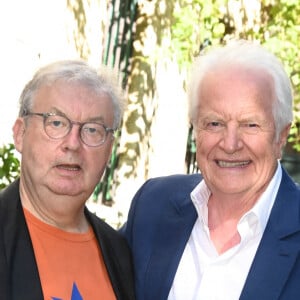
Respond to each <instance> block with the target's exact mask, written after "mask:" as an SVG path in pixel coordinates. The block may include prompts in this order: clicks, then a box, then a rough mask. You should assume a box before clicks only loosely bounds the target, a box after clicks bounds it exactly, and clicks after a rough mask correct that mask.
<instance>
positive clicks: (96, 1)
mask: <svg viewBox="0 0 300 300" xmlns="http://www.w3.org/2000/svg"><path fill="white" fill-rule="evenodd" d="M0 3H1V10H0V33H1V35H0V37H1V47H0V54H1V55H0V66H1V68H0V79H1V83H2V84H1V89H0V105H1V110H0V187H3V186H5V185H7V184H8V183H9V181H11V180H13V179H14V178H15V176H17V175H18V170H19V161H18V159H19V156H18V153H16V152H15V151H14V149H13V146H12V145H11V143H12V131H11V128H12V125H13V123H14V120H15V118H16V116H17V112H18V98H19V95H20V93H21V90H22V89H23V86H24V85H25V84H26V82H27V81H28V80H29V79H30V78H31V76H32V75H33V73H34V72H35V70H36V69H37V68H39V67H40V66H42V65H44V64H46V63H49V62H51V61H53V60H57V59H65V58H83V59H85V60H87V61H88V62H89V63H91V64H93V65H94V66H97V65H100V64H102V63H104V64H107V65H109V66H111V67H113V68H115V69H117V70H119V72H120V81H121V82H122V84H123V86H124V88H125V90H126V94H127V97H128V101H129V105H128V109H127V111H126V113H125V116H124V119H123V124H122V128H121V129H120V131H119V135H118V138H117V139H116V143H115V147H114V152H113V155H112V159H111V161H110V164H109V166H108V167H107V170H106V173H105V175H104V178H103V180H102V181H101V183H99V185H98V186H97V188H96V190H95V192H94V194H93V195H92V197H91V198H90V199H89V201H88V205H89V207H90V209H91V210H93V211H94V212H95V213H97V214H98V215H99V216H100V217H101V218H103V219H105V220H106V221H107V222H108V223H110V224H111V225H112V226H114V227H116V228H117V227H119V226H120V225H121V224H122V223H123V222H124V221H125V220H126V216H127V212H128V208H129V205H130V201H131V199H132V196H133V195H134V193H135V192H136V191H137V189H138V188H139V187H140V185H141V184H142V183H143V182H144V181H145V180H146V179H148V178H150V177H154V176H163V175H169V174H174V173H193V172H197V166H196V164H195V147H194V141H193V139H192V135H191V127H190V124H189V122H188V118H187V101H186V80H187V76H188V71H189V67H190V63H191V61H192V60H193V57H194V56H196V55H198V54H199V52H200V51H201V50H202V49H203V48H205V47H210V46H211V45H216V44H224V43H226V42H227V41H228V40H230V39H232V38H244V39H250V40H257V41H258V42H260V43H261V44H263V45H265V46H266V47H267V48H268V49H270V50H271V51H272V52H274V53H275V54H276V55H278V56H279V57H280V58H281V59H282V60H283V62H284V64H285V67H286V70H287V71H288V73H289V75H290V78H291V80H292V84H293V87H294V98H295V107H294V111H295V124H294V127H293V128H292V130H291V134H290V137H289V143H288V144H287V146H286V149H285V153H284V157H283V164H284V165H285V167H286V168H287V169H288V171H289V173H290V174H291V175H292V176H293V177H294V178H295V180H296V181H298V182H300V135H299V130H300V51H299V50H300V49H299V48H300V44H299V41H300V3H299V1H298V0H261V1H259V0H227V1H225V0H212V1H208V0H152V1H151V0H149V1H146V0H111V1H108V0H27V1H23V0H10V1H4V0H2V1H0Z"/></svg>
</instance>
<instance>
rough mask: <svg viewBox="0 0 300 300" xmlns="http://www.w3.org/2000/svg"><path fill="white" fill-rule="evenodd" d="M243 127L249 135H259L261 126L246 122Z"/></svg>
mask: <svg viewBox="0 0 300 300" xmlns="http://www.w3.org/2000/svg"><path fill="white" fill-rule="evenodd" d="M241 127H242V128H243V130H244V131H246V132H247V133H257V132H258V131H259V130H260V128H261V126H260V125H259V124H258V123H256V122H245V123H242V124H241Z"/></svg>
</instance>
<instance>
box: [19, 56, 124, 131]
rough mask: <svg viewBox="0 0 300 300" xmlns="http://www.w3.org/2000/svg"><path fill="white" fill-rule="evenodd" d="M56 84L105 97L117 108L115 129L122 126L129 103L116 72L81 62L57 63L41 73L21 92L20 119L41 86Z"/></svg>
mask: <svg viewBox="0 0 300 300" xmlns="http://www.w3.org/2000/svg"><path fill="white" fill-rule="evenodd" d="M57 80H61V81H64V82H66V83H74V82H75V83H80V84H83V85H84V86H87V87H88V88H90V89H91V90H92V91H94V92H95V93H96V94H97V95H101V94H106V95H107V96H108V97H109V98H110V99H111V101H112V104H113V107H114V122H113V128H114V129H117V128H118V127H119V126H120V123H121V119H122V117H123V113H124V110H125V107H126V99H125V97H124V94H123V90H122V88H121V86H120V84H119V82H118V78H117V76H116V74H115V72H114V71H113V70H111V69H109V68H108V67H106V66H101V68H99V70H97V69H94V68H93V67H91V66H90V65H88V64H87V63H86V62H84V61H81V60H62V61H57V62H54V63H51V64H49V65H46V66H44V67H42V68H41V69H39V70H38V71H37V72H36V73H35V75H34V76H33V78H32V79H31V80H30V81H29V82H28V83H27V85H26V86H25V88H24V90H23V91H22V94H21V96H20V100H19V101H20V110H19V116H20V117H23V116H25V115H26V114H27V113H28V112H29V111H30V110H31V109H32V107H33V102H34V97H35V94H36V92H37V91H38V90H39V89H40V88H41V87H42V86H45V85H51V84H53V83H54V82H56V81H57Z"/></svg>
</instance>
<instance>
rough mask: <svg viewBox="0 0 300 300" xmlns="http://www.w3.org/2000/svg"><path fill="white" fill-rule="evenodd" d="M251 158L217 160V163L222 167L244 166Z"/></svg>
mask: <svg viewBox="0 0 300 300" xmlns="http://www.w3.org/2000/svg"><path fill="white" fill-rule="evenodd" d="M250 162H251V161H250V160H245V161H224V160H217V165H218V166H219V167H221V168H236V167H244V166H248V165H249V164H250Z"/></svg>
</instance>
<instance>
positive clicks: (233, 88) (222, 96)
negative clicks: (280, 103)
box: [198, 66, 275, 111]
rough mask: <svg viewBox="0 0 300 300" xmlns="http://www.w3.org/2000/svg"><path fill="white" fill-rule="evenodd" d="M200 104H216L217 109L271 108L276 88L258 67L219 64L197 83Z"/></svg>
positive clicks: (203, 106) (203, 105) (269, 77)
mask: <svg viewBox="0 0 300 300" xmlns="http://www.w3.org/2000/svg"><path fill="white" fill-rule="evenodd" d="M198 98H199V105H200V106H201V109H202V110H203V109H205V108H207V107H209V106H210V104H215V106H216V108H219V109H220V110H224V109H228V110H231V111H236V110H237V109H243V108H244V110H247V108H251V107H256V106H257V107H260V108H261V109H266V108H267V107H272V104H273V102H274V100H275V91H274V84H273V79H272V77H271V76H270V75H269V74H268V73H266V72H265V71H263V70H261V69H251V68H245V67H241V66H221V67H218V68H216V69H214V70H213V71H209V72H208V73H207V74H206V76H205V77H204V78H203V80H202V82H201V83H200V86H199V90H198Z"/></svg>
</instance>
